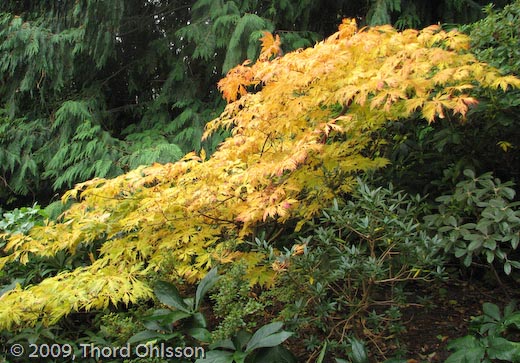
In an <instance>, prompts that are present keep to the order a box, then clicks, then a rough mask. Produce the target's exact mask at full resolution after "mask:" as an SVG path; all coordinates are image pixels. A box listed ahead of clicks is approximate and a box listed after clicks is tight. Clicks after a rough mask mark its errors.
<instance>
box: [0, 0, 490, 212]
mask: <svg viewBox="0 0 520 363" xmlns="http://www.w3.org/2000/svg"><path fill="white" fill-rule="evenodd" d="M482 3H483V2H482ZM479 4H480V2H474V1H471V2H470V1H461V0H457V1H455V0H446V1H442V2H435V3H431V2H428V1H420V2H416V1H404V0H403V1H401V0H391V1H390V0H385V1H381V0H377V1H375V0H374V1H372V0H371V1H366V2H354V1H346V0H336V1H333V0H329V1H325V2H316V1H299V2H296V1H288V0H277V1H259V0H251V1H245V2H243V1H223V0H211V1H210V0H198V1H193V0H192V1H143V0H130V1H120V0H116V1H111V2H102V1H96V0H81V1H75V2H74V1H32V2H27V1H4V2H2V4H1V5H0V41H1V44H2V45H1V46H0V53H1V56H0V76H1V79H2V82H1V83H0V187H1V189H0V203H1V204H3V205H9V204H10V203H13V202H15V203H16V204H23V203H25V202H27V201H28V200H27V199H29V198H32V199H36V198H37V199H39V200H40V201H48V200H49V199H51V198H52V195H53V194H54V191H56V190H63V189H64V188H66V187H69V186H71V185H72V184H73V183H75V182H77V181H82V180H86V179H88V178H90V177H93V176H100V177H109V176H115V175H118V174H120V173H122V172H124V171H128V170H130V169H132V168H135V167H136V166H138V165H140V164H150V163H151V162H153V161H159V162H166V161H173V160H176V159H178V158H179V157H180V156H181V155H182V154H183V153H185V152H188V151H191V150H200V148H201V147H203V146H204V147H205V148H206V149H207V151H208V152H211V151H212V150H213V149H214V147H215V145H216V144H217V143H218V141H219V140H222V138H221V137H216V138H215V139H214V140H213V141H206V142H205V144H201V142H200V137H201V135H202V132H203V127H204V125H205V123H206V122H207V121H208V120H210V119H212V118H213V117H214V116H216V115H217V114H218V112H219V111H220V110H222V107H223V103H222V100H221V98H220V95H219V94H218V92H216V88H215V85H216V82H217V81H218V79H219V78H220V77H221V75H222V74H223V73H225V72H226V71H227V70H229V69H230V68H231V67H233V66H235V65H236V64H238V63H241V62H242V61H243V60H245V59H246V58H249V59H252V60H254V59H255V58H256V56H257V55H258V46H257V44H258V43H257V41H258V39H259V38H260V36H261V34H262V31H264V30H269V31H274V32H275V33H276V34H278V35H280V37H281V40H282V48H283V51H284V52H288V51H291V50H294V49H297V48H301V47H307V46H310V45H312V44H314V43H315V42H316V41H317V40H319V39H322V38H323V36H324V35H326V34H330V33H332V32H333V31H334V29H335V27H336V25H337V23H338V22H339V21H340V19H341V18H343V17H345V16H348V17H357V18H359V19H360V21H361V23H366V24H381V23H388V22H392V23H395V24H396V25H397V26H399V27H406V26H417V27H418V26H422V25H426V24H429V23H433V22H437V21H440V22H453V21H468V20H472V19H474V18H476V17H478V16H480V15H481V14H480V12H479V9H478V7H479V6H478V5H479ZM468 9H473V10H471V11H468ZM24 195H25V196H28V197H27V198H25V199H22V200H18V201H17V199H16V198H19V197H20V196H24Z"/></svg>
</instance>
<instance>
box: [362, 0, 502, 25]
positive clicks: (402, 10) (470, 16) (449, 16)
mask: <svg viewBox="0 0 520 363" xmlns="http://www.w3.org/2000/svg"><path fill="white" fill-rule="evenodd" d="M509 2H510V1H504V0H502V1H500V0H499V1H494V3H495V4H496V5H497V6H504V5H506V4H508V3H509ZM488 3H489V1H482V0H442V1H429V0H419V1H417V0H369V1H367V4H368V8H367V11H366V23H367V24H369V25H381V24H393V25H394V26H395V27H397V28H400V29H404V28H419V27H424V26H427V25H430V24H435V23H448V24H454V23H457V24H461V23H469V22H474V21H476V20H478V19H480V18H481V17H482V16H483V14H482V11H481V10H482V6H484V5H487V4H488Z"/></svg>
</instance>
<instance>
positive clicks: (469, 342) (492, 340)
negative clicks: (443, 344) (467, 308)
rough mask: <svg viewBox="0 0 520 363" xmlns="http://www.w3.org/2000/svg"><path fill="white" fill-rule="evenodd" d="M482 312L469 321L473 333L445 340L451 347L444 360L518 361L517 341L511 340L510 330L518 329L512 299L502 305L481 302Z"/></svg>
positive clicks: (519, 318)
mask: <svg viewBox="0 0 520 363" xmlns="http://www.w3.org/2000/svg"><path fill="white" fill-rule="evenodd" d="M482 310H483V312H484V314H483V315H481V316H478V317H476V318H474V319H473V320H472V322H471V331H472V334H470V335H466V336H465V337H462V338H459V339H456V340H454V341H452V342H450V343H449V344H448V349H450V350H452V351H454V353H453V354H452V355H450V356H449V357H448V359H447V360H446V363H465V362H472V363H473V362H475V363H491V362H520V342H515V341H513V338H512V337H513V334H514V333H516V334H518V332H520V311H517V310H515V303H511V304H509V305H508V306H507V307H506V308H505V309H504V314H503V315H502V314H501V313H500V309H499V307H498V306H496V305H495V304H491V303H484V305H483V309H482Z"/></svg>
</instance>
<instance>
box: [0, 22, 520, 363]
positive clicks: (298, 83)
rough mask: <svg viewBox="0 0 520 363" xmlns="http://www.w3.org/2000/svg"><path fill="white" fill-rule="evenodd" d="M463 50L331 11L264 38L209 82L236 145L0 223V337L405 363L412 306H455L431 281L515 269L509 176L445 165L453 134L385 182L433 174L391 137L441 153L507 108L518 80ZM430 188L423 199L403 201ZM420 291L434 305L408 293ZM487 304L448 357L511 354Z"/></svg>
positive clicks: (464, 41) (146, 169)
mask: <svg viewBox="0 0 520 363" xmlns="http://www.w3.org/2000/svg"><path fill="white" fill-rule="evenodd" d="M507 21H510V19H508V20H507ZM470 43H471V39H470V38H469V37H468V36H466V35H464V34H463V33H461V32H459V31H457V30H451V31H445V30H442V28H441V27H440V26H429V27H427V28H425V29H423V30H420V31H418V30H412V29H408V30H404V31H397V30H396V29H394V28H392V27H391V26H389V25H385V26H378V27H371V28H361V29H360V28H358V26H357V24H356V22H355V20H353V19H345V20H343V22H342V24H341V25H340V27H339V31H338V32H336V33H334V34H333V35H331V36H329V37H328V38H327V39H325V40H324V41H322V42H319V43H317V44H316V45H315V46H314V47H312V48H307V49H302V50H298V51H295V52H289V53H285V54H284V53H283V52H282V50H281V38H280V37H279V36H278V35H277V34H271V33H269V32H267V31H266V32H264V33H263V34H262V38H261V50H260V52H259V57H258V60H257V61H256V62H250V61H246V62H244V63H242V64H241V65H238V66H236V67H234V68H232V69H231V70H230V71H229V72H228V73H227V76H226V77H225V78H223V79H222V80H221V81H220V82H219V84H218V86H219V89H220V91H221V92H222V94H223V97H224V99H225V100H226V102H227V106H226V107H225V109H224V111H223V112H222V113H221V114H220V116H218V117H217V118H215V119H214V120H213V121H211V122H210V123H209V124H208V125H207V127H206V132H205V135H204V136H205V137H208V136H210V135H211V134H212V133H214V132H218V130H221V129H227V130H228V132H229V134H230V137H228V138H227V139H226V140H224V141H223V142H222V143H221V144H220V146H219V147H218V149H217V150H216V151H215V153H213V154H211V155H207V154H206V152H205V151H204V150H202V151H200V152H197V153H195V152H193V153H189V154H187V155H185V156H184V157H183V158H182V159H181V160H180V161H178V162H175V163H167V164H153V165H151V166H142V167H139V168H137V169H134V170H132V171H130V172H127V173H125V174H122V175H120V176H118V177H116V178H112V179H104V178H94V179H91V180H88V181H86V182H83V183H80V184H77V185H76V186H75V187H74V188H73V189H71V190H69V191H68V192H66V193H65V194H64V195H63V198H62V200H63V201H64V202H66V203H69V205H68V206H67V207H66V208H65V209H66V210H65V211H64V212H63V213H62V214H60V215H59V216H57V217H56V218H46V219H44V218H40V217H45V216H46V215H45V213H43V212H42V213H40V212H39V210H38V209H37V208H34V209H26V210H22V211H21V213H20V211H19V212H18V214H15V213H11V214H7V215H5V218H4V221H3V223H2V224H0V226H3V227H1V228H2V230H3V232H5V233H3V234H2V235H1V236H0V238H1V241H2V242H1V243H2V247H3V251H2V255H0V266H1V267H2V270H3V271H4V275H2V284H3V294H2V295H1V296H0V328H1V329H2V335H0V342H1V343H2V344H3V345H4V346H5V347H7V346H8V345H9V344H11V345H12V344H13V343H14V342H18V341H24V339H25V340H27V341H28V342H29V341H30V342H36V341H37V342H52V341H55V342H61V343H65V344H70V346H71V347H72V348H73V349H74V351H75V352H77V353H79V350H78V349H79V348H78V347H79V345H78V344H79V342H90V343H96V344H100V345H106V346H108V345H115V344H123V343H125V342H132V343H136V342H142V341H155V342H159V341H161V342H166V343H168V344H171V345H177V346H188V345H192V344H200V345H203V346H204V347H206V349H207V351H208V354H207V356H206V359H200V360H199V361H201V362H208V361H209V362H220V361H225V362H233V361H236V362H267V361H273V362H275V361H280V362H290V361H295V360H296V361H301V360H308V361H318V362H327V361H336V362H344V361H351V362H365V361H384V360H387V359H388V361H394V362H395V361H406V358H407V347H406V344H404V343H403V342H402V340H401V338H400V337H401V336H403V335H405V334H407V333H408V331H409V330H411V326H410V324H409V323H408V324H407V320H406V319H405V316H407V314H409V312H410V311H411V310H410V308H413V307H416V308H417V307H421V308H424V310H426V309H427V308H430V309H432V310H434V309H436V308H437V307H436V306H435V305H436V304H439V303H440V302H441V301H442V302H443V304H444V303H448V304H452V306H455V305H456V304H457V301H456V300H453V299H447V298H446V294H448V293H449V292H450V291H447V292H446V291H445V292H442V291H443V290H441V288H442V286H450V285H449V284H450V283H453V281H455V279H454V276H458V278H460V277H463V276H464V274H467V275H468V274H473V273H480V274H482V275H481V276H484V277H483V278H482V279H483V280H485V279H488V281H489V280H491V281H493V283H494V284H501V285H502V288H503V291H505V293H504V294H507V293H509V290H508V289H507V286H506V285H507V284H508V283H512V284H514V283H515V278H516V276H517V274H516V273H517V271H516V268H517V267H518V262H517V252H516V248H517V245H518V233H519V232H518V218H519V217H518V204H517V203H516V201H515V200H516V199H515V198H516V193H515V184H514V183H513V182H510V181H508V180H509V179H510V178H509V179H503V180H504V181H502V180H501V178H504V177H506V178H507V177H508V175H509V176H510V175H513V174H507V168H503V167H502V168H499V169H497V170H496V171H495V173H496V174H498V175H494V174H493V173H489V172H488V173H485V171H488V170H480V168H487V167H488V166H489V165H491V164H490V161H489V160H491V159H492V158H491V157H490V155H487V158H482V161H483V162H482V163H481V164H475V163H471V162H468V163H463V162H461V163H460V164H459V165H454V160H456V159H457V158H459V157H460V155H461V154H460V153H461V152H462V151H461V150H463V146H464V142H463V141H461V142H459V143H457V141H456V140H455V141H453V144H455V145H456V147H454V148H453V152H452V153H451V154H448V155H446V156H443V155H441V156H440V157H439V158H438V163H437V164H436V166H437V167H438V168H437V169H436V170H432V171H431V173H430V174H428V175H429V176H435V177H431V178H430V177H427V178H425V180H427V179H430V180H429V181H430V185H426V184H425V185H422V187H424V188H425V189H422V190H418V189H419V188H418V186H419V185H418V184H419V183H417V181H416V180H411V179H405V180H399V178H398V177H396V176H398V175H401V176H402V175H407V176H410V175H413V173H414V168H416V169H415V171H416V172H417V173H418V175H419V174H421V173H422V171H423V170H427V169H428V167H427V166H425V165H424V164H423V165H421V164H420V163H418V162H417V160H419V157H420V155H421V153H420V152H419V151H417V150H413V152H409V153H408V155H411V159H412V160H414V162H413V163H411V165H412V166H413V167H412V166H410V165H406V166H405V167H404V168H401V165H400V164H399V163H397V162H396V161H398V160H400V159H399V158H400V157H403V155H404V154H403V153H399V152H396V150H399V149H400V148H401V147H402V146H403V145H405V144H406V143H403V142H402V140H404V137H403V139H401V138H400V137H401V136H402V135H403V132H405V133H404V135H407V134H410V135H416V136H417V137H418V138H419V141H421V142H423V144H422V145H423V146H424V147H425V149H431V148H436V147H438V146H439V145H442V146H443V147H446V145H449V143H446V142H445V138H446V137H447V136H449V131H452V130H455V131H457V132H461V133H462V134H464V132H467V131H466V130H471V127H472V126H475V127H476V128H477V129H479V130H482V129H480V127H481V122H482V120H483V119H484V115H491V114H493V113H492V112H491V110H493V111H494V114H495V115H497V114H500V115H502V114H504V115H507V114H508V112H509V111H510V110H511V109H514V107H515V105H509V104H508V105H504V104H502V105H500V104H497V103H496V102H495V100H494V99H493V98H492V97H491V96H492V95H500V96H503V99H508V97H509V95H510V94H511V93H514V92H515V91H513V89H514V88H515V87H519V86H520V81H519V80H518V79H517V78H515V77H514V76H511V75H507V74H506V73H505V72H504V71H503V70H499V69H496V68H493V67H492V66H490V65H488V64H487V63H483V62H481V61H480V60H478V58H477V57H476V56H475V55H473V54H472V53H471V52H470ZM515 120H516V119H515V116H514V115H513V116H509V119H508V125H509V127H513V125H514V124H515V122H516V121H515ZM499 124H500V123H499ZM392 125H402V128H398V130H397V132H396V131H395V130H394V129H392ZM452 125H453V126H452ZM493 125H496V123H493ZM399 127H401V126H399ZM445 130H448V132H446V131H445ZM493 132H494V130H493V129H492V128H491V129H490V131H489V135H495V134H494V133H493ZM470 134H471V133H470ZM439 135H440V136H439ZM497 135H498V136H500V137H501V136H503V135H502V134H497ZM495 136H496V135H495ZM498 136H497V137H498ZM480 137H482V136H480ZM470 139H471V138H470V137H468V140H470ZM431 140H434V141H433V142H430V141H431ZM443 142H444V144H443ZM491 144H493V145H494V147H495V148H496V150H498V151H501V152H503V153H506V154H507V152H512V150H513V149H514V148H515V147H516V146H515V145H514V143H512V142H509V141H507V140H505V139H502V138H500V139H498V140H496V139H494V138H490V143H488V144H487V146H486V148H487V147H488V146H490V145H491ZM486 148H482V149H479V148H478V147H477V148H476V149H477V150H480V151H485V150H488V149H486ZM441 149H442V148H441ZM496 150H495V151H496ZM500 158H503V159H507V158H508V156H507V155H505V156H504V155H503V154H500ZM510 161H511V162H514V159H512V160H510ZM428 172H430V171H428ZM512 173H514V172H512ZM388 175H393V177H388ZM388 180H393V181H396V183H395V184H396V185H397V187H396V186H395V185H394V184H392V183H390V184H389V183H388ZM401 189H406V191H402V190H401ZM424 190H430V191H432V195H426V194H423V195H422V196H421V195H418V194H416V193H417V191H421V192H422V191H424ZM18 220H19V222H18ZM26 222H27V223H26ZM24 223H26V224H24ZM459 259H460V260H459ZM217 266H218V271H219V272H220V276H219V275H217V270H216V269H212V268H214V267H217ZM474 267H477V268H474ZM31 271H39V273H38V274H32V275H31V274H29V272H31ZM208 271H211V272H209V273H208ZM43 272H44V273H43ZM26 273H27V276H25V278H24V279H20V277H21V276H23V275H24V274H26ZM467 275H466V276H467ZM432 282H436V284H431V283H432ZM429 284H431V286H437V287H438V291H436V292H434V293H431V296H432V297H428V296H421V297H420V296H415V294H414V291H417V290H421V291H423V290H424V291H427V288H425V286H429ZM442 284H445V285H442ZM443 295H444V297H443ZM452 301H455V303H452ZM493 302H495V303H499V301H496V300H494V301H493ZM480 306H482V304H481V303H480V302H479V304H478V309H480ZM497 309H499V308H498V307H497V306H494V305H493V306H492V305H490V304H484V305H483V311H484V314H485V316H487V317H488V318H489V319H491V320H489V319H488V318H477V319H476V320H475V324H476V325H475V326H478V324H479V322H480V323H482V324H484V325H485V328H480V330H478V332H479V334H480V336H476V335H475V334H474V335H468V336H467V337H465V338H461V339H460V340H454V341H453V342H452V343H450V344H448V345H447V348H449V349H451V353H449V354H451V356H450V357H449V359H451V361H464V359H467V355H464V354H463V353H460V352H461V351H462V349H463V348H468V347H469V348H471V349H473V348H474V351H475V354H476V355H475V357H477V356H478V359H482V360H483V359H488V358H489V359H499V360H505V361H507V360H510V361H514V359H516V358H515V357H516V355H515V354H516V353H515V352H514V349H513V348H514V347H516V346H517V338H518V335H517V329H518V324H517V320H516V319H517V313H515V311H514V308H513V305H510V307H508V308H507V309H506V310H504V316H502V315H500V313H498V314H497V313H496V312H497ZM474 315H476V313H475V314H474ZM506 316H507V317H506ZM486 319H487V320H486ZM493 319H494V320H493ZM486 324H487V325H486ZM490 324H491V325H493V324H495V325H497V324H498V325H497V326H500V328H496V329H495V328H492V327H491V325H490ZM500 324H502V325H500ZM484 325H482V326H484ZM72 327H76V329H73V328H72ZM77 327H81V329H80V330H79V331H78V329H77ZM502 328H503V329H502ZM477 329H479V328H477ZM73 331H74V334H72V332H73ZM474 332H475V331H468V332H466V333H474ZM466 333H465V334H462V335H467V334H466ZM450 337H451V336H450ZM442 339H444V338H443V337H440V338H439V340H442ZM423 348H424V347H423ZM502 348H503V349H502ZM500 349H502V350H500ZM2 353H3V354H7V350H6V351H4V352H2ZM392 355H393V356H395V357H396V358H394V359H393V360H391V359H390V356H392ZM434 357H435V356H434V355H431V356H427V357H426V358H425V360H429V361H434V359H437V358H434ZM6 358H7V359H9V361H11V360H12V361H16V358H14V357H9V356H7V355H6ZM415 358H418V356H415V357H414V359H415ZM20 359H23V358H20ZM457 359H459V360H457ZM49 360H52V359H49ZM92 360H95V359H94V358H93V359H92ZM159 360H160V359H159ZM135 361H147V360H146V359H141V360H140V359H136V360H135Z"/></svg>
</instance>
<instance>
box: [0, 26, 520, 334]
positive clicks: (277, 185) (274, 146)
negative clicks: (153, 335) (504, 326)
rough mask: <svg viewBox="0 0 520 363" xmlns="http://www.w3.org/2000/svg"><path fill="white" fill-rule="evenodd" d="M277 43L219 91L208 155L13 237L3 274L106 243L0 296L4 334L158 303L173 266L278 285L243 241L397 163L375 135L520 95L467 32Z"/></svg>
mask: <svg viewBox="0 0 520 363" xmlns="http://www.w3.org/2000/svg"><path fill="white" fill-rule="evenodd" d="M279 48H280V41H279V38H276V37H273V36H272V35H270V34H265V35H264V38H263V48H262V49H263V53H262V55H261V56H260V58H259V61H257V62H256V63H254V64H251V63H250V62H246V63H244V64H241V65H239V66H237V67H236V68H234V69H232V70H231V71H230V72H229V73H228V75H227V76H226V77H225V78H224V79H223V80H222V81H221V82H220V83H219V87H220V90H221V91H222V93H223V96H224V97H225V98H226V100H227V101H228V105H227V107H226V109H225V110H224V112H223V113H222V114H221V115H220V116H219V117H218V118H217V119H215V120H213V121H212V122H210V123H209V124H208V125H207V129H206V135H208V134H211V133H212V132H214V131H215V130H217V129H218V128H222V127H224V128H230V129H231V133H232V136H231V137H229V138H228V139H226V140H225V141H224V142H223V143H222V144H221V145H220V147H219V149H218V150H217V151H216V152H215V153H214V154H213V155H212V156H211V157H210V158H206V155H205V154H204V153H201V154H200V155H196V154H193V153H191V154H188V155H186V156H185V157H184V158H183V159H182V160H180V161H179V162H176V163H173V164H165V165H159V164H154V165H152V166H149V167H140V168H138V169H136V170H133V171H131V172H129V173H127V174H124V175H121V176H119V177H117V178H114V179H110V180H107V179H93V180H89V181H87V182H85V183H81V184H78V185H77V186H76V187H75V188H74V189H72V190H70V191H68V192H67V193H65V195H64V196H63V200H64V201H67V200H71V199H73V200H75V201H76V203H75V204H73V205H72V207H71V208H70V209H69V210H67V212H66V213H65V214H64V215H63V216H62V217H61V218H60V220H59V221H57V222H53V221H48V222H47V224H46V225H44V226H41V227H35V228H33V229H32V230H31V231H30V233H28V234H27V235H13V236H10V238H9V240H8V243H7V244H6V246H5V248H4V250H5V253H6V256H5V257H3V258H1V259H0V268H3V266H5V264H7V263H26V262H27V261H28V260H29V259H30V258H31V256H33V255H38V256H53V255H55V254H56V253H57V252H58V251H66V252H67V253H69V254H75V253H76V251H77V250H78V249H79V248H80V247H82V246H85V245H99V246H100V248H99V251H98V254H97V255H96V256H94V255H91V264H90V265H87V266H84V267H81V268H78V269H75V270H73V271H68V272H62V273H59V274H57V275H56V276H54V277H49V278H47V279H45V280H43V281H42V282H41V283H39V284H37V285H34V286H29V287H26V288H22V287H20V286H18V287H16V288H15V289H13V290H11V291H9V292H7V293H5V294H4V295H2V296H1V297H0V328H7V329H13V328H17V327H23V326H29V325H32V324H35V323H36V322H37V321H42V322H43V323H45V324H54V323H56V322H57V321H58V320H59V319H60V318H61V317H63V316H64V315H66V314H68V313H70V312H71V311H79V310H89V309H94V308H96V309H103V308H106V307H107V306H109V305H110V304H117V303H120V302H123V303H126V304H128V303H136V302H138V301H140V300H141V299H147V298H150V297H151V296H152V290H151V288H150V286H149V284H148V279H149V277H150V276H154V274H156V273H157V271H159V270H161V269H164V268H166V267H170V266H173V267H172V268H173V269H174V270H175V273H176V274H178V275H181V276H183V277H185V278H186V279H188V280H189V281H195V280H197V279H199V278H200V277H201V276H203V275H204V273H205V271H207V270H208V269H209V268H210V267H212V266H213V265H215V264H218V263H227V262H232V261H234V260H237V259H241V260H244V261H246V263H247V265H248V266H249V277H250V279H251V282H252V283H260V284H270V283H272V282H273V279H274V278H275V276H276V271H275V270H276V269H274V270H273V267H272V266H271V265H270V264H269V263H267V262H266V258H265V257H266V256H263V255H262V254H260V253H258V252H255V251H251V250H248V249H247V248H245V247H243V244H244V242H245V241H248V240H250V239H252V238H253V236H254V235H255V233H256V231H257V229H259V228H262V227H263V226H266V225H268V224H277V225H284V224H286V223H287V222H288V221H291V222H293V224H292V225H293V226H294V225H295V226H296V230H298V229H299V228H301V226H302V225H303V224H304V223H305V221H308V220H309V219H311V218H313V217H315V216H316V214H317V213H318V212H319V211H320V210H321V209H322V208H323V207H325V206H327V205H328V204H329V203H330V202H331V201H332V200H333V199H334V198H336V197H341V196H342V195H344V194H346V193H349V192H350V191H351V190H352V188H353V186H354V183H355V176H356V175H357V174H358V173H360V172H363V171H367V170H370V169H375V168H380V167H383V166H384V165H386V164H387V160H386V159H384V158H381V157H377V156H376V155H377V150H378V147H379V145H380V142H381V140H378V139H377V138H375V137H374V132H375V131H377V130H378V129H380V128H382V127H384V125H385V123H386V122H389V121H393V120H403V119H406V118H410V116H412V115H419V116H422V118H424V119H425V120H426V121H428V122H434V121H435V119H436V118H442V117H446V115H447V114H452V115H455V116H457V117H458V118H460V119H464V117H465V116H466V114H467V111H468V109H469V108H470V107H472V105H474V104H475V103H476V102H477V100H476V99H474V98H473V97H472V96H471V93H470V92H471V90H472V88H474V87H477V86H478V87H488V88H499V87H500V88H502V89H504V90H505V89H508V88H509V87H511V86H513V87H518V86H520V81H519V80H518V79H516V78H514V77H511V76H505V77H504V76H501V75H500V74H499V73H498V71H497V70H495V69H493V68H492V67H490V66H488V65H486V64H484V63H480V62H478V61H477V60H476V59H475V57H474V56H473V55H472V54H471V53H469V52H468V51H467V50H468V48H469V39H468V37H466V36H465V35H463V34H461V33H459V32H457V31H455V30H453V31H450V32H445V31H443V30H441V29H440V27H438V26H431V27H428V28H426V29H423V30H422V31H418V30H405V31H403V32H398V31H397V30H395V29H393V28H392V27H390V26H381V27H374V28H365V29H358V28H357V26H356V24H355V21H353V20H344V21H343V23H342V24H341V26H340V28H339V31H338V32H337V33H335V34H333V35H332V36H330V37H329V38H328V39H326V40H324V41H322V42H320V43H318V44H316V46H314V47H312V48H309V49H305V50H299V51H295V52H292V53H288V54H286V55H284V56H281V51H280V49H279ZM172 261H173V263H172Z"/></svg>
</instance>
